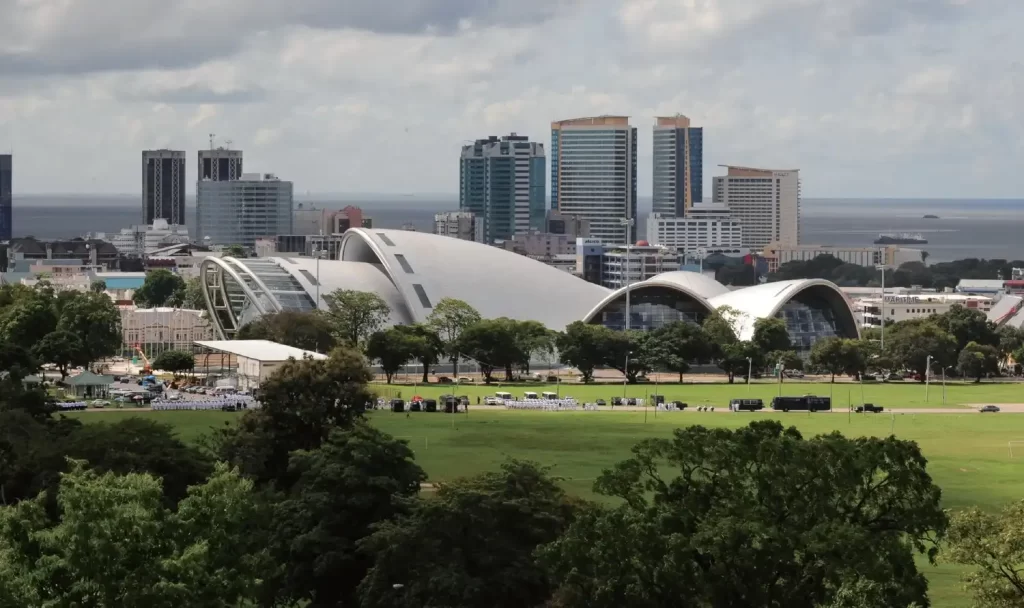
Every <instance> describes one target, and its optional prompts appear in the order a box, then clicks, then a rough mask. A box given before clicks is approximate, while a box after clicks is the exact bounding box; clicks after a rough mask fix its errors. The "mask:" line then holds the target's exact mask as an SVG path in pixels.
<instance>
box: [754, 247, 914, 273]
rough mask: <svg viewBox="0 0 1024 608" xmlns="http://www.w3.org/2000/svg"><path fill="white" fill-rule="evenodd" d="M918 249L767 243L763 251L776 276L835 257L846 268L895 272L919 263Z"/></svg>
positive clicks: (770, 268) (769, 268)
mask: <svg viewBox="0 0 1024 608" xmlns="http://www.w3.org/2000/svg"><path fill="white" fill-rule="evenodd" d="M922 254H923V252H922V251H921V250H920V249H903V248H901V247H898V246H895V245H875V246H873V247H833V246H831V245H783V244H781V243H770V244H768V245H766V246H765V247H764V252H763V255H764V258H765V260H766V261H767V262H768V272H775V271H777V270H778V269H779V266H781V265H782V264H785V263H787V262H794V261H800V262H806V261H809V260H813V259H814V258H816V257H818V256H822V255H831V256H834V257H836V258H838V259H840V260H842V261H843V262H846V263H847V264H857V265H858V266H867V267H873V266H878V265H882V266H885V267H886V268H898V267H899V266H900V265H902V264H906V263H907V262H920V261H922Z"/></svg>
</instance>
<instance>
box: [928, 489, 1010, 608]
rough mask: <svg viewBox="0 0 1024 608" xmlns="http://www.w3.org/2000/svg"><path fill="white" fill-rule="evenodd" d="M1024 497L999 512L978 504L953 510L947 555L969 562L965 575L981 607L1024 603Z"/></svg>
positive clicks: (991, 607) (1006, 606) (977, 604)
mask: <svg viewBox="0 0 1024 608" xmlns="http://www.w3.org/2000/svg"><path fill="white" fill-rule="evenodd" d="M1022 521H1024V500H1018V501H1016V502H1013V503H1010V504H1009V505H1006V506H1005V507H1003V509H1002V510H1001V511H1000V512H998V513H991V512H986V511H982V510H981V509H979V508H977V507H972V508H970V509H967V510H964V511H959V512H954V513H953V514H952V516H951V517H950V522H949V537H948V545H947V546H948V551H949V555H948V559H949V561H952V562H953V563H956V564H960V565H963V566H970V569H969V570H968V571H967V572H966V573H965V574H964V575H963V578H964V582H965V583H966V584H967V589H968V591H970V592H971V593H972V594H973V595H974V599H975V604H974V605H975V606H978V607H979V608H1019V607H1020V606H1024V570H1022V569H1021V564H1024V530H1022V528H1021V522H1022Z"/></svg>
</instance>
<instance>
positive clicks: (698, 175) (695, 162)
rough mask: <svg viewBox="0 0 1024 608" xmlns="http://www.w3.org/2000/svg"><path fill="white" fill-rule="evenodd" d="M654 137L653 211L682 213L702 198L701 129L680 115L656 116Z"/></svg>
mask: <svg viewBox="0 0 1024 608" xmlns="http://www.w3.org/2000/svg"><path fill="white" fill-rule="evenodd" d="M653 141H654V158H653V160H654V181H653V188H654V192H653V193H654V196H653V199H654V213H660V214H661V215H662V217H666V218H669V217H685V216H686V215H687V212H688V211H689V210H690V208H691V207H693V204H694V203H699V202H701V201H703V200H704V188H703V181H704V170H703V163H704V129H703V128H701V127H692V126H690V119H689V118H687V117H685V116H682V115H676V116H670V117H659V118H658V119H657V123H656V124H655V125H654V138H653Z"/></svg>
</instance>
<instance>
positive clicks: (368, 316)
mask: <svg viewBox="0 0 1024 608" xmlns="http://www.w3.org/2000/svg"><path fill="white" fill-rule="evenodd" d="M324 299H325V300H326V301H327V305H328V307H329V310H328V311H327V313H326V314H327V320H328V321H329V322H330V324H331V327H332V328H333V333H334V337H335V338H337V340H338V342H339V343H347V344H348V345H350V346H353V347H359V346H362V345H363V343H364V342H366V339H367V338H369V337H370V335H371V334H373V332H375V331H377V330H379V329H380V328H381V327H383V326H384V323H385V322H387V320H388V317H390V316H391V309H390V308H388V305H387V303H386V302H385V301H384V300H383V299H382V298H381V297H380V296H379V295H377V294H375V293H371V292H368V291H355V290H351V289H336V290H334V291H332V292H331V293H329V294H327V295H326V296H324Z"/></svg>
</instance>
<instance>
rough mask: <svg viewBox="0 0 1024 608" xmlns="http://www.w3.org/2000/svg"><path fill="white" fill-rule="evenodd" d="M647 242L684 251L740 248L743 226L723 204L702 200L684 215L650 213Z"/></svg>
mask: <svg viewBox="0 0 1024 608" xmlns="http://www.w3.org/2000/svg"><path fill="white" fill-rule="evenodd" d="M647 241H648V242H649V243H650V244H651V245H661V246H664V247H671V248H673V249H679V250H682V251H687V252H689V251H696V250H698V249H739V248H740V247H742V246H743V226H742V224H740V222H739V221H737V220H735V219H733V218H732V215H731V214H730V213H729V207H727V206H726V205H721V204H715V203H701V204H696V205H694V206H693V207H691V208H690V210H689V212H688V214H687V215H686V217H670V216H667V215H663V214H660V213H652V214H651V215H649V216H648V217H647Z"/></svg>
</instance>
